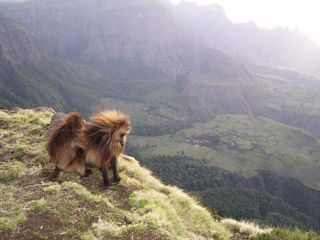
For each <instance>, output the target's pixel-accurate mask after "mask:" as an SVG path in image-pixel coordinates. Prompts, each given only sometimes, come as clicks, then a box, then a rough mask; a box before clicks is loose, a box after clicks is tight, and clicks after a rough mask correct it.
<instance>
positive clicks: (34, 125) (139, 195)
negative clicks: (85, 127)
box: [0, 109, 319, 240]
mask: <svg viewBox="0 0 320 240" xmlns="http://www.w3.org/2000/svg"><path fill="white" fill-rule="evenodd" d="M51 116H52V112H50V110H47V109H42V110H37V111H36V110H19V111H6V110H1V111H0V139H1V142H0V237H1V239H22V238H23V239H49V238H52V236H55V239H129V238H130V239H159V240H160V239H234V240H237V239H239V240H240V239H249V238H257V239H284V238H279V237H277V236H279V234H280V236H290V237H291V238H290V239H295V238H294V237H295V236H297V237H302V236H303V237H308V236H309V235H310V236H313V237H314V238H312V239H315V240H318V239H319V236H318V235H316V234H315V233H313V232H309V233H304V232H301V231H296V232H290V231H288V230H285V229H279V230H274V231H272V230H271V229H265V230H263V229H261V228H260V227H259V226H256V225H254V224H250V223H247V222H239V221H235V220H232V219H224V220H222V221H219V220H217V219H216V217H217V216H216V215H215V214H213V213H209V211H207V210H206V209H205V208H203V207H202V206H201V205H199V203H198V202H197V201H196V200H195V199H193V198H192V197H190V196H188V195H187V194H185V193H184V192H182V191H181V190H180V189H178V188H175V187H169V186H165V185H163V184H162V183H161V182H160V181H159V180H157V179H156V178H154V177H153V176H152V175H151V173H150V172H149V171H148V170H146V169H144V168H142V167H140V165H139V163H138V162H137V161H136V160H135V159H133V158H131V157H127V156H122V157H121V159H120V175H121V177H122V181H121V182H120V184H119V185H113V186H112V187H110V188H109V189H104V188H103V186H102V184H101V183H102V179H101V176H100V173H99V172H98V171H96V170H95V171H94V174H93V175H91V176H90V177H89V178H87V179H81V178H79V176H77V175H74V174H62V176H61V179H62V180H64V182H63V184H61V185H59V184H57V183H52V182H49V181H48V175H49V173H50V171H51V170H52V166H51V165H50V163H48V156H47V153H46V150H45V144H46V136H45V132H46V129H47V127H48V125H49V122H50V119H51ZM281 234H282V235H281ZM260 237H262V238H260ZM299 239H302V238H299ZM304 239H309V238H304Z"/></svg>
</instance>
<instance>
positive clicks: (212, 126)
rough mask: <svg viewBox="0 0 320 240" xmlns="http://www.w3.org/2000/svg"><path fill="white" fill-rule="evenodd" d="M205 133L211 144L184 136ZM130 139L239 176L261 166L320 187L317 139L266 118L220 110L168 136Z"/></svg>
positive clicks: (147, 151)
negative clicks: (221, 111) (212, 115)
mask: <svg viewBox="0 0 320 240" xmlns="http://www.w3.org/2000/svg"><path fill="white" fill-rule="evenodd" d="M208 136H215V137H216V139H217V141H218V142H215V143H214V142H213V143H209V145H208V144H207V143H202V144H190V143H188V142H187V139H196V140H200V141H202V142H203V141H204V140H206V138H207V137H208ZM131 140H132V141H131V143H134V145H135V146H137V147H140V153H141V154H142V156H144V155H145V156H150V155H169V156H170V155H171V156H174V155H177V154H181V153H183V154H184V155H186V156H190V157H192V158H195V159H207V160H209V161H208V163H207V164H208V165H209V166H218V167H221V168H223V169H225V170H228V171H231V172H235V173H238V174H240V175H243V176H252V175H254V174H255V171H256V170H257V169H265V170H271V171H275V172H277V173H278V174H280V175H283V176H289V177H293V178H296V179H298V180H300V181H302V182H304V183H305V184H306V185H308V186H311V187H314V188H317V189H319V188H320V176H319V175H318V174H316V171H317V169H318V166H319V158H318V156H319V153H320V143H319V142H318V141H317V140H316V139H314V138H313V137H312V136H311V135H310V134H308V133H307V132H304V131H303V130H300V129H297V128H292V127H288V126H286V125H283V124H280V123H277V122H274V121H271V120H269V119H266V118H260V117H259V118H255V119H249V118H248V117H246V116H236V115H221V116H218V117H217V118H215V119H213V120H211V121H209V122H207V123H206V124H197V125H195V126H194V127H193V128H189V129H184V130H181V131H179V132H177V133H176V134H174V135H171V136H170V135H163V136H159V137H141V136H135V137H133V138H131ZM171 146H175V147H174V148H173V147H171Z"/></svg>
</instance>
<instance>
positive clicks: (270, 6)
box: [170, 0, 320, 43]
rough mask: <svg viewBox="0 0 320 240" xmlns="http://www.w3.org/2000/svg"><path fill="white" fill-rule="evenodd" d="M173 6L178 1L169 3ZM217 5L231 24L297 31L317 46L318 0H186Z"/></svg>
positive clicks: (319, 0)
mask: <svg viewBox="0 0 320 240" xmlns="http://www.w3.org/2000/svg"><path fill="white" fill-rule="evenodd" d="M170 1H171V2H172V3H174V4H177V3H179V2H181V0H170ZM188 1H189V2H191V1H192V2H196V3H197V4H198V5H208V4H210V3H219V4H220V5H221V6H222V7H223V8H224V10H225V12H226V15H227V17H228V18H229V19H230V20H232V21H233V22H248V21H250V20H253V21H254V22H255V23H256V24H257V25H258V26H260V27H268V28H272V27H275V26H281V27H289V28H290V29H293V28H295V27H296V28H298V29H299V30H300V31H301V32H303V33H306V34H308V35H309V36H310V37H311V38H313V40H315V41H317V42H318V43H320V0H188Z"/></svg>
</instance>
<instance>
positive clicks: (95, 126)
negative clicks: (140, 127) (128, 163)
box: [84, 111, 131, 186]
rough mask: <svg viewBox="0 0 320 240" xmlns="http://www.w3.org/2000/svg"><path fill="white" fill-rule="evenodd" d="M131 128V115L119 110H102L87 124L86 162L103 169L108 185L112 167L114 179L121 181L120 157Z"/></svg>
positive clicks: (85, 135) (85, 132) (85, 134)
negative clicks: (109, 171) (109, 169)
mask: <svg viewBox="0 0 320 240" xmlns="http://www.w3.org/2000/svg"><path fill="white" fill-rule="evenodd" d="M130 129H131V123H130V119H129V117H128V116H126V115H123V114H122V113H120V112H117V111H105V112H100V113H98V114H96V115H94V116H93V117H92V118H91V121H90V123H88V124H86V126H85V129H84V139H85V149H86V163H87V164H88V165H91V166H94V167H97V168H99V169H100V170H101V172H102V175H103V179H104V183H105V185H106V186H108V185H110V182H109V178H108V168H110V167H111V168H112V171H113V176H114V181H115V182H119V181H120V177H119V173H118V166H117V165H118V157H119V155H120V154H121V153H123V150H124V146H125V142H126V136H127V134H128V133H129V132H130Z"/></svg>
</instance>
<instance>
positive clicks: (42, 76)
mask: <svg viewBox="0 0 320 240" xmlns="http://www.w3.org/2000/svg"><path fill="white" fill-rule="evenodd" d="M0 14H1V17H0V33H1V34H0V105H1V107H35V106H39V105H46V106H51V107H54V108H55V109H57V110H62V111H81V112H82V113H83V114H85V115H88V114H89V113H91V112H92V111H95V110H97V109H101V108H118V109H120V110H122V111H124V112H127V113H129V114H130V115H131V116H132V120H133V125H134V131H133V134H134V135H135V138H134V139H135V143H134V144H131V147H132V146H133V148H134V147H136V152H137V151H138V152H139V154H142V155H141V156H139V159H149V158H152V159H153V157H154V156H163V155H165V156H166V157H172V156H176V155H177V151H176V150H177V149H179V154H180V155H183V157H186V158H192V159H193V158H194V159H196V160H197V161H198V160H199V159H200V158H203V156H205V157H208V156H207V155H206V154H211V153H212V152H211V151H212V149H211V150H210V148H209V150H208V146H205V148H204V150H203V151H204V152H205V154H204V153H201V154H198V152H197V151H193V152H191V151H185V150H184V148H187V149H193V147H194V146H192V147H191V146H189V145H190V143H186V142H185V141H186V139H184V138H185V137H186V136H188V141H189V140H190V139H191V140H190V141H191V142H192V143H195V144H194V145H195V149H199V148H198V145H199V144H198V142H197V141H200V140H201V141H202V140H203V139H200V140H199V139H198V138H199V137H200V138H201V137H203V136H206V137H207V138H208V139H204V140H205V141H208V142H209V143H208V144H209V145H210V144H211V145H215V146H216V148H214V155H215V154H217V155H218V156H220V157H216V158H210V159H211V160H212V159H213V162H211V163H210V164H213V165H214V166H215V167H219V168H222V169H223V170H224V171H227V172H232V173H230V174H236V176H237V177H238V175H239V176H240V178H237V177H236V180H237V181H238V180H239V179H242V177H253V179H255V178H254V176H258V175H259V171H260V170H268V171H271V173H270V174H271V175H273V174H276V176H278V175H277V174H279V177H280V178H281V177H290V178H294V179H298V180H299V181H300V182H299V183H301V182H302V183H304V184H306V186H304V187H303V189H304V190H305V192H307V193H308V194H309V187H312V188H314V191H316V192H317V191H319V190H320V189H319V187H318V186H320V185H319V181H318V177H315V175H316V174H317V173H318V172H319V170H320V169H319V167H320V166H319V161H318V159H317V157H316V156H317V155H316V153H317V152H318V150H319V146H318V140H317V139H319V138H320V128H319V126H320V104H319V102H320V78H319V77H318V75H317V74H320V70H319V69H320V68H319V67H320V66H319V64H320V61H319V60H320V48H319V47H318V46H317V45H315V44H313V43H312V42H310V41H309V40H308V39H307V38H306V37H305V36H303V35H302V34H301V33H299V32H297V31H290V30H288V29H282V28H278V29H274V30H266V29H260V28H258V27H257V26H256V25H255V24H254V23H253V22H250V23H247V24H233V23H232V22H231V21H229V20H228V19H227V18H226V16H225V14H224V11H223V9H222V8H221V7H220V6H219V5H216V4H213V5H209V6H206V7H197V6H196V5H195V4H191V3H186V2H183V3H181V4H180V5H178V6H172V5H171V4H170V3H169V1H166V0H161V1H160V0H148V1H145V0H123V1H118V0H109V1H101V0H69V1H64V0H55V1H52V0H41V1H38V0H29V1H22V2H10V3H8V2H4V3H1V4H0ZM228 114H230V116H234V117H230V118H224V116H228ZM239 115H241V116H239ZM244 116H246V117H244ZM221 117H222V118H223V119H225V122H224V124H225V125H224V126H226V127H227V128H226V129H225V128H223V129H222V130H223V131H222V130H221V131H222V132H223V134H222V136H220V137H223V141H221V142H216V135H217V132H216V131H218V130H217V129H218V128H217V126H216V125H221V124H216V125H212V126H211V125H210V124H209V125H206V124H208V123H212V121H216V120H219V119H220V118H221ZM261 117H265V118H269V119H272V120H274V121H276V122H275V123H274V122H272V121H270V120H269V119H268V120H266V122H267V123H268V124H267V126H268V127H270V130H268V129H265V130H264V131H262V132H260V133H259V134H261V136H254V135H250V136H249V135H248V134H246V132H243V131H242V130H243V129H242V128H245V126H247V125H248V124H249V123H250V121H255V120H256V121H257V123H256V124H257V125H254V127H257V128H259V129H260V128H261V126H264V125H263V124H264V123H265V122H264V121H263V120H261V119H264V118H261ZM238 118H240V119H248V122H245V121H242V120H241V121H240V120H237V119H238ZM269 121H270V122H269ZM279 122H281V123H283V124H287V125H291V126H294V127H298V128H302V129H304V130H305V131H308V132H303V130H300V129H299V130H296V129H295V128H289V127H288V126H286V125H283V124H280V123H279ZM271 123H272V124H271ZM198 124H200V125H203V126H208V128H207V129H201V131H206V132H203V134H202V135H201V136H199V135H198V134H196V133H192V134H191V135H190V136H189V135H188V134H189V131H191V132H192V131H193V130H192V129H195V128H196V126H198ZM231 125H232V128H230V129H229V126H231ZM249 125H250V124H249ZM250 126H251V125H250ZM196 129H197V128H196ZM288 129H290V130H288ZM270 132H274V134H277V133H278V132H279V133H290V134H288V136H289V135H290V136H298V137H297V139H296V138H294V139H290V138H289V137H288V138H279V139H276V140H274V135H272V134H269V133H270ZM309 132H310V133H309ZM296 133H299V134H296ZM312 135H313V136H312ZM259 137H261V138H262V139H263V141H265V142H263V144H262V143H259V144H258V145H256V144H257V142H256V141H257V138H259ZM310 139H311V140H310ZM153 141H155V142H156V143H157V144H156V146H152V145H151V146H150V144H149V143H150V142H153ZM277 141H278V142H277ZM196 143H197V144H196ZM311 143H312V146H310V144H311ZM168 144H169V145H168ZM170 144H172V145H170ZM230 144H231V145H232V144H234V145H235V146H238V147H235V149H231V150H230V149H228V146H229V145H230ZM129 145H130V144H129ZM174 145H176V146H177V147H176V148H175V147H174ZM191 145H192V144H191ZM211 145H210V146H211ZM231 145H230V146H231ZM278 146H283V147H282V148H283V149H282V150H281V149H279V148H278ZM288 146H290V147H288ZM302 146H303V151H301V152H300V153H299V152H296V153H295V154H293V153H292V152H290V150H288V149H296V148H297V149H299V148H301V147H302ZM286 147H288V148H286ZM261 148H263V149H262V150H263V151H262V150H261ZM201 149H202V148H201ZM182 151H183V154H182ZM285 151H286V152H285ZM133 152H134V151H133ZM270 154H271V155H270ZM180 155H179V156H180ZM210 156H211V155H210ZM252 156H253V157H252ZM270 156H273V157H272V158H271V157H270ZM219 159H220V160H221V159H225V160H226V161H220V160H219ZM239 159H240V160H239ZM250 159H251V160H252V161H255V160H256V161H255V163H254V164H253V163H250V161H251V160H250ZM270 159H271V160H270ZM153 160H154V159H153ZM215 161H217V162H215ZM237 161H238V162H237ZM226 162H229V163H236V164H240V165H239V169H240V168H241V169H250V171H242V172H237V171H234V168H232V167H230V166H233V167H234V166H235V164H229V165H228V164H225V163H226ZM292 162H294V163H295V164H294V166H291V165H290V163H292ZM146 163H147V164H149V166H150V167H154V166H155V165H154V164H153V163H150V162H147V161H146ZM258 163H259V164H258ZM210 164H208V163H207V162H206V163H200V164H199V167H200V169H203V168H207V167H208V166H209V167H210ZM268 164H270V165H271V166H268ZM286 164H287V165H286ZM166 166H168V165H166ZM252 166H256V167H257V168H255V169H252ZM285 166H287V168H286V167H285ZM175 169H176V168H175ZM181 169H182V170H181V171H184V170H183V168H181ZM288 169H289V170H290V171H287V170H288ZM310 169H311V170H310ZM177 174H178V173H177ZM249 175H250V176H249ZM163 176H166V175H163ZM160 177H161V175H160ZM196 177H197V176H195V175H192V173H190V178H191V179H195V178H196ZM221 179H224V178H221ZM221 179H220V180H221ZM281 179H282V178H281ZM181 181H182V180H181ZM192 181H193V180H192ZM221 181H223V180H221ZM239 181H240V180H239ZM302 183H301V184H302ZM179 184H180V185H182V186H184V183H183V182H179ZM289 185H290V184H289ZM293 185H294V187H293V188H295V187H296V186H298V185H299V184H293ZM235 186H236V187H235V189H240V188H242V190H243V189H247V187H248V186H246V185H241V184H238V185H237V184H235ZM218 187H219V188H220V187H222V188H224V187H230V186H224V185H216V186H211V185H210V186H208V189H201V192H200V189H199V192H198V193H199V195H200V196H202V197H203V199H205V200H206V203H207V204H208V205H209V206H214V204H213V203H212V201H211V200H212V198H211V197H210V196H213V195H214V194H212V192H210V191H211V190H212V188H218ZM287 187H288V186H287V185H286V188H287ZM289 187H291V185H290V186H289ZM306 189H307V190H306ZM189 190H192V191H195V189H194V188H192V189H189ZM206 190H208V191H206ZM251 190H252V189H251ZM225 191H226V190H225V189H224V190H223V192H224V193H225ZM254 191H256V189H254ZM310 191H311V190H310ZM228 194H229V193H228ZM242 194H244V195H245V194H246V193H245V190H244V192H241V194H240V195H241V196H242ZM255 194H257V193H256V192H254V195H255ZM268 194H271V195H272V196H271V197H270V196H269V195H268V196H269V197H270V198H269V197H268V199H271V198H272V197H276V198H277V199H278V200H279V199H280V200H279V201H280V202H281V201H284V202H285V203H283V202H281V204H280V205H281V206H285V207H283V208H282V207H280V208H277V209H276V210H274V211H275V212H276V213H279V212H277V211H278V210H279V209H282V210H283V209H285V210H283V212H281V216H279V215H277V216H274V215H272V216H270V219H269V220H268V221H267V220H266V218H265V216H264V217H261V218H260V219H262V220H264V221H266V222H268V223H272V224H273V223H279V222H281V221H283V219H285V218H286V217H288V216H289V217H290V219H291V220H292V222H293V223H297V224H296V225H299V226H301V225H303V222H304V220H301V219H308V221H309V223H310V224H309V225H308V226H307V227H310V226H315V225H317V224H316V222H317V221H318V220H319V219H318V217H319V216H318V215H319V214H318V213H317V214H315V215H312V216H311V215H310V208H308V209H303V208H302V207H301V206H300V205H294V204H293V203H292V202H287V200H286V199H285V198H284V197H283V196H282V195H281V194H278V193H277V194H274V193H270V192H268ZM317 194H318V193H316V194H315V195H316V196H317V197H318V195H317ZM209 195H210V196H209ZM280 195H281V196H280ZM255 196H256V195H255ZM261 196H262V195H261ZM264 196H265V195H264ZM291 196H292V194H291V192H290V197H291ZM317 197H316V198H317ZM208 199H209V200H208ZM242 200H243V201H245V198H243V199H242ZM278 200H277V201H278ZM243 201H240V202H239V203H240V204H242V203H243ZM279 201H278V202H279ZM208 202H209V203H208ZM220 203H221V202H219V203H215V204H217V206H218V205H219V204H220ZM286 204H289V205H290V206H287V205H286ZM219 206H222V205H221V204H220V205H219ZM296 206H299V209H298V210H297V212H295V213H294V214H295V215H294V216H293V215H290V214H287V212H286V211H287V210H288V209H290V208H291V207H293V208H295V207H296ZM301 209H302V210H301ZM218 210H219V209H218ZM251 210H252V209H251ZM282 210H281V211H282ZM223 211H224V213H230V212H232V211H229V212H228V211H227V210H226V209H225V206H223ZM248 211H249V210H248ZM245 213H248V212H246V211H244V214H245ZM232 214H234V212H232ZM301 214H302V215H303V216H302V215H301ZM249 215H250V214H248V216H249ZM241 216H244V215H241ZM250 216H255V217H257V218H258V217H259V216H260V215H258V214H257V215H254V214H253V215H250ZM299 216H302V218H299ZM310 216H311V217H310ZM280 219H281V221H280ZM284 222H285V221H284ZM285 224H287V225H288V224H289V222H285ZM316 227H319V226H316Z"/></svg>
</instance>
